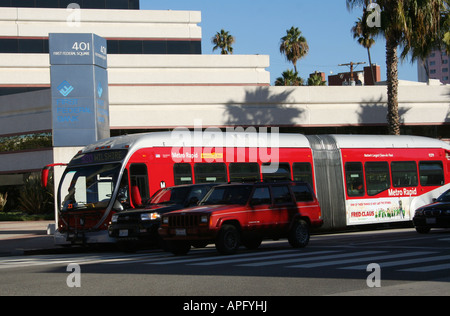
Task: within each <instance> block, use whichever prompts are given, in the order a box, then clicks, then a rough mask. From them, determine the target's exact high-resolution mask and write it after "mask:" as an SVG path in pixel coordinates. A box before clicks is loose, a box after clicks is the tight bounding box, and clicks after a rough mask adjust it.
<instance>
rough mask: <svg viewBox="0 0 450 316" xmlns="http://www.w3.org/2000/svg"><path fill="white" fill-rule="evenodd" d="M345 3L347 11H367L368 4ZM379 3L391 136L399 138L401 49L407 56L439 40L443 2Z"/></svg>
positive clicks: (401, 0)
mask: <svg viewBox="0 0 450 316" xmlns="http://www.w3.org/2000/svg"><path fill="white" fill-rule="evenodd" d="M371 2H372V1H371ZM346 3H347V7H348V8H354V7H356V6H361V5H363V6H365V7H367V6H368V3H369V0H346ZM376 3H377V4H378V5H379V7H380V9H381V12H382V13H381V20H382V25H381V28H380V29H378V33H381V34H383V35H384V37H385V39H386V72H387V95H388V114H387V120H388V132H389V134H393V135H399V134H400V116H399V113H398V53H397V51H398V47H399V46H402V47H403V48H404V53H405V54H407V51H408V50H410V49H411V48H412V47H413V46H414V43H426V42H428V41H432V40H433V39H435V38H436V37H437V36H438V30H439V25H440V10H441V8H442V0H427V1H424V0H377V1H376ZM364 22H366V21H364ZM424 45H425V44H424ZM405 54H402V57H403V58H405V56H406V55H405Z"/></svg>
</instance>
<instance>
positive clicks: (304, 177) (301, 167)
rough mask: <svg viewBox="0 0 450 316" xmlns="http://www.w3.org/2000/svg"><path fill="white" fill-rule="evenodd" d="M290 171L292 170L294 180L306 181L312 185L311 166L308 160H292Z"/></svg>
mask: <svg viewBox="0 0 450 316" xmlns="http://www.w3.org/2000/svg"><path fill="white" fill-rule="evenodd" d="M292 171H293V172H294V181H301V182H306V183H308V184H309V185H310V186H311V187H313V177H312V168H311V164H310V163H309V162H294V164H293V165H292Z"/></svg>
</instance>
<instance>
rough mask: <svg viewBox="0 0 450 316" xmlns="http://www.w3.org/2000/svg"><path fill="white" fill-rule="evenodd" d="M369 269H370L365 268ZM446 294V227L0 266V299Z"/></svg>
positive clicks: (69, 255)
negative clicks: (300, 243)
mask: <svg viewBox="0 0 450 316" xmlns="http://www.w3.org/2000/svg"><path fill="white" fill-rule="evenodd" d="M369 264H375V265H371V266H370V267H369V269H368V266H369ZM69 265H70V266H69ZM77 267H78V269H77ZM449 294H450V231H449V230H433V231H432V232H431V233H430V234H428V235H419V234H417V233H416V232H415V230H414V229H410V228H404V229H390V230H378V231H365V232H351V233H341V234H326V235H314V236H312V238H311V241H310V244H309V246H308V247H307V248H305V249H293V248H291V247H290V246H289V244H288V243H287V241H285V240H280V241H266V242H264V243H263V244H262V246H261V247H260V248H259V249H258V250H251V251H250V250H246V249H245V248H241V249H240V250H239V252H238V253H237V254H236V255H232V256H221V255H219V254H218V253H217V251H216V249H215V247H214V245H209V246H208V247H207V248H204V249H192V250H191V251H190V252H189V254H188V255H187V256H173V255H172V254H171V253H166V252H162V251H160V250H156V249H150V250H142V251H139V252H137V253H132V254H127V253H123V252H119V251H109V252H92V251H90V252H83V253H76V252H74V251H70V250H68V251H66V253H63V254H40V255H32V256H18V257H12V256H10V257H2V258H1V261H0V295H1V296H4V295H105V296H106V295H152V296H172V295H176V296H189V297H194V296H240V297H249V296H298V295H313V296H314V295H388V296H392V295H408V296H409V295H449ZM194 301H195V299H194ZM186 302H188V303H190V304H191V303H192V302H191V301H190V300H188V299H187V298H186ZM190 306H191V307H192V304H191V305H190Z"/></svg>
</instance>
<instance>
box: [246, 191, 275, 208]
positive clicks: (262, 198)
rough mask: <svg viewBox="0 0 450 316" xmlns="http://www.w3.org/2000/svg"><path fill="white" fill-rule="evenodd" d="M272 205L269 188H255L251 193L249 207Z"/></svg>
mask: <svg viewBox="0 0 450 316" xmlns="http://www.w3.org/2000/svg"><path fill="white" fill-rule="evenodd" d="M265 204H269V205H270V204H272V198H271V197H270V190H269V187H259V188H255V191H254V192H253V197H252V200H251V205H253V206H255V205H265Z"/></svg>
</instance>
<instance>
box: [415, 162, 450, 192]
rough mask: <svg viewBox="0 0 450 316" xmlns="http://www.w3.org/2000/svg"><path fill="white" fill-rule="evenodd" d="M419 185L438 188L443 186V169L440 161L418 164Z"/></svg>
mask: <svg viewBox="0 0 450 316" xmlns="http://www.w3.org/2000/svg"><path fill="white" fill-rule="evenodd" d="M419 172H420V184H421V185H423V186H439V185H443V184H444V167H443V165H442V162H441V161H421V162H420V163H419Z"/></svg>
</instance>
